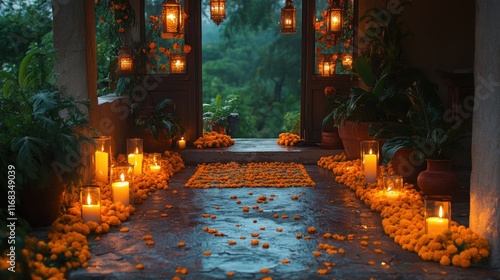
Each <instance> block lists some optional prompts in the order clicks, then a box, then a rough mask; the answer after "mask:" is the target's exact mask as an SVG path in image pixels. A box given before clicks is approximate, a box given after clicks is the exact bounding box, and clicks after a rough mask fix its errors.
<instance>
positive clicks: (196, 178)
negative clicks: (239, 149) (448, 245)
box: [184, 162, 316, 188]
mask: <svg viewBox="0 0 500 280" xmlns="http://www.w3.org/2000/svg"><path fill="white" fill-rule="evenodd" d="M184 186H185V187H190V188H241V187H276V188H288V187H308V186H312V187H314V186H316V183H315V182H314V181H313V180H312V179H311V178H310V177H309V175H308V174H307V171H306V169H305V167H304V166H303V165H302V164H297V163H293V162H292V163H284V162H251V163H244V164H239V163H235V162H230V163H211V164H207V163H204V164H199V165H198V166H197V168H196V172H195V174H194V175H193V176H192V177H191V178H190V179H189V180H188V181H187V183H186V184H185V185H184Z"/></svg>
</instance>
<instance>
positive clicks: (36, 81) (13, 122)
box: [0, 48, 91, 189]
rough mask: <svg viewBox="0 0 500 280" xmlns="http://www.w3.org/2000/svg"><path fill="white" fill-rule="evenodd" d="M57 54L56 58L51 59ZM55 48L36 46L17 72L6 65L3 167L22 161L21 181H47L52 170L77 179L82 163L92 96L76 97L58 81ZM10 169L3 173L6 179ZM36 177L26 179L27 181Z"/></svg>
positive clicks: (0, 125) (0, 127) (1, 101)
mask: <svg viewBox="0 0 500 280" xmlns="http://www.w3.org/2000/svg"><path fill="white" fill-rule="evenodd" d="M51 57H52V59H50V58H51ZM51 62H53V52H45V51H44V50H42V49H36V48H35V49H33V50H32V51H30V52H29V53H28V54H27V55H26V57H25V58H24V59H23V60H22V62H21V63H20V66H19V71H18V73H17V75H15V76H14V75H12V74H10V73H7V72H5V71H1V72H0V73H1V77H2V78H3V79H4V80H3V82H4V85H5V84H9V86H7V87H5V86H4V89H3V90H4V91H3V95H2V97H1V98H0V109H1V110H0V112H1V113H0V114H1V120H2V121H1V122H0V135H1V137H0V144H1V147H0V154H1V156H0V158H1V167H2V169H3V170H7V166H8V165H9V164H12V165H15V167H16V184H17V185H18V186H19V188H20V189H21V188H22V187H23V186H32V187H41V186H42V185H43V184H44V183H45V182H46V181H47V180H48V178H49V176H50V175H51V174H52V175H56V176H58V178H59V180H61V183H67V184H69V183H76V182H78V180H79V178H80V177H79V171H80V168H82V162H81V158H82V154H81V145H82V144H83V142H85V141H87V142H90V141H91V139H90V138H87V137H85V136H84V135H83V134H82V129H84V128H85V127H86V125H87V117H86V113H85V112H84V111H82V110H84V109H85V107H86V106H88V105H89V104H88V102H87V101H86V100H76V99H74V98H72V97H69V96H67V95H65V94H64V93H62V92H61V91H59V90H58V89H57V88H56V87H55V85H54V83H53V75H52V71H45V70H48V69H49V68H50V69H52V67H53V63H52V64H51ZM4 176H5V174H2V180H5V179H6V178H4ZM27 182H30V184H28V185H26V184H25V183H27ZM6 185H7V184H4V186H6Z"/></svg>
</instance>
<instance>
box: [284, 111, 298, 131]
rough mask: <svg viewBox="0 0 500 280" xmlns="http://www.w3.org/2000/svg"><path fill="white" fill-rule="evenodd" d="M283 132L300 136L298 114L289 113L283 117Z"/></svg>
mask: <svg viewBox="0 0 500 280" xmlns="http://www.w3.org/2000/svg"><path fill="white" fill-rule="evenodd" d="M282 130H283V132H290V133H295V134H300V112H299V111H290V112H287V113H286V114H285V116H284V121H283V127H282Z"/></svg>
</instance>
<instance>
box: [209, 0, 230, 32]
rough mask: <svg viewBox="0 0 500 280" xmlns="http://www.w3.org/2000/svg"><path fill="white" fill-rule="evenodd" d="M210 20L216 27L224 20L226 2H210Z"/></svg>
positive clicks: (212, 0)
mask: <svg viewBox="0 0 500 280" xmlns="http://www.w3.org/2000/svg"><path fill="white" fill-rule="evenodd" d="M210 19H212V20H213V21H214V22H215V24H216V25H217V26H219V24H221V22H222V21H224V20H225V19H226V0H210Z"/></svg>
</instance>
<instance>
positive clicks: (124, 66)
mask: <svg viewBox="0 0 500 280" xmlns="http://www.w3.org/2000/svg"><path fill="white" fill-rule="evenodd" d="M116 74H118V75H132V74H134V57H133V56H132V51H131V50H130V48H129V47H121V48H120V51H119V52H118V69H116Z"/></svg>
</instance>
